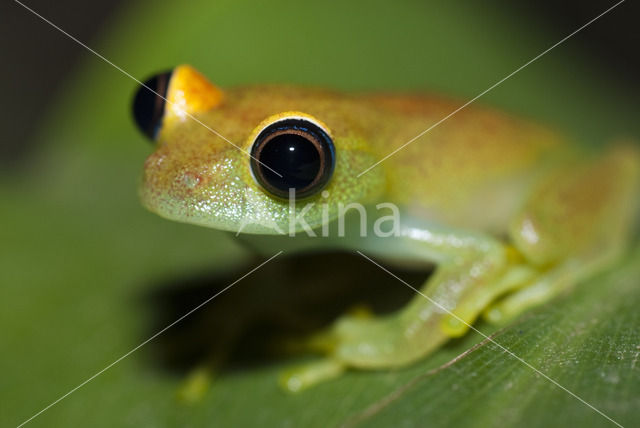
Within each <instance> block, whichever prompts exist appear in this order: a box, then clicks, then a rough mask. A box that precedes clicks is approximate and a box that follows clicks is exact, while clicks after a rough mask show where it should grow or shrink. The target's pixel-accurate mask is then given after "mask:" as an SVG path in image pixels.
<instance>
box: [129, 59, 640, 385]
mask: <svg viewBox="0 0 640 428" xmlns="http://www.w3.org/2000/svg"><path fill="white" fill-rule="evenodd" d="M459 105H460V103H457V102H456V101H455V100H454V99H452V98H447V97H443V96H438V95H433V94H426V93H425V94H422V93H419V94H413V93H400V94H398V93H394V92H372V93H350V92H341V91H337V90H331V89H326V88H313V87H300V86H292V85H255V86H241V87H236V88H228V89H224V90H223V89H222V88H220V87H218V86H216V85H214V84H213V83H211V82H210V81H209V80H208V79H207V78H206V77H205V76H204V75H203V74H201V73H200V72H199V71H197V70H196V69H195V68H193V67H191V66H189V65H180V66H177V67H175V68H174V69H172V70H170V71H167V72H163V73H159V74H157V75H155V76H153V77H151V78H150V79H148V80H147V81H145V82H144V83H143V84H142V85H141V86H140V87H139V89H138V91H137V93H136V95H135V98H134V108H133V111H134V116H135V121H136V123H137V125H138V127H139V128H140V130H141V131H142V132H143V133H144V134H145V135H146V136H147V137H148V138H149V139H150V140H151V141H152V142H153V143H154V150H153V152H152V153H151V154H150V155H149V156H148V158H147V159H146V161H145V163H144V167H143V173H142V180H141V183H142V184H141V186H140V192H139V193H140V198H141V201H142V204H143V205H144V206H145V207H146V208H147V209H149V210H150V211H152V212H154V213H156V214H158V215H160V216H162V217H164V218H167V219H169V220H173V221H178V222H183V223H189V224H193V225H198V226H203V227H207V228H214V229H218V230H222V231H227V232H230V233H232V234H235V235H236V237H237V238H238V239H244V240H247V241H249V242H252V245H253V248H255V249H256V250H257V251H259V252H262V253H264V254H265V255H270V256H273V254H274V253H276V252H282V251H284V252H288V253H291V252H294V253H295V252H313V251H326V250H328V249H329V250H340V251H350V252H357V253H359V254H361V255H362V256H364V257H366V258H367V259H369V260H371V261H374V262H376V263H378V262H380V263H389V264H390V265H394V264H408V265H417V266H433V268H434V271H433V273H432V274H431V275H430V276H429V277H428V279H427V280H426V282H425V283H424V284H416V285H415V291H416V293H415V297H413V298H412V299H411V300H410V301H409V302H408V303H407V304H406V305H405V306H404V307H402V308H400V309H398V310H397V311H395V312H392V313H389V314H383V315H375V314H372V313H370V311H362V310H360V311H348V312H347V313H346V314H344V315H343V316H341V317H339V318H338V319H336V320H335V321H334V322H333V323H332V324H331V325H330V326H329V327H327V328H326V329H325V330H323V331H320V332H318V333H317V334H313V335H311V336H310V337H308V338H305V339H304V340H303V341H302V342H303V344H304V346H305V349H307V350H310V351H311V352H314V353H316V354H318V359H317V360H313V361H311V362H309V363H305V364H303V365H301V366H296V367H292V368H291V369H290V370H286V371H285V372H283V374H282V376H281V379H280V384H281V386H282V387H283V388H284V389H285V390H287V391H290V392H298V391H302V390H305V389H307V388H309V387H311V386H313V385H315V384H318V383H320V382H324V381H328V380H330V379H334V378H337V377H339V376H340V375H342V374H343V373H345V371H347V370H389V369H396V368H401V367H406V366H409V365H411V364H414V363H416V362H417V361H420V360H422V359H424V358H425V357H427V356H428V355H429V354H431V353H433V352H434V351H436V350H437V349H438V348H440V347H441V346H443V345H444V344H445V343H446V342H447V341H449V340H451V339H454V338H458V337H461V336H463V335H465V334H467V332H468V331H469V330H470V328H473V327H472V326H473V324H474V323H476V322H477V321H478V320H479V319H484V320H486V321H488V322H490V323H495V324H502V323H506V322H508V321H509V320H513V319H514V318H516V317H517V316H519V315H520V314H522V313H524V312H526V311H527V310H529V309H531V308H533V307H536V306H539V305H541V304H544V303H547V302H549V301H551V300H553V299H554V298H557V297H558V296H562V295H567V294H569V293H570V291H571V290H572V289H574V288H575V287H576V286H577V285H579V284H581V283H583V282H584V281H585V280H586V279H588V278H591V277H593V276H594V275H596V274H597V273H598V272H601V271H602V270H604V269H607V268H608V267H610V266H612V265H613V264H614V263H615V262H616V261H617V260H619V259H620V258H621V257H622V256H623V255H624V254H625V253H626V252H627V249H628V247H629V245H630V243H631V241H632V240H633V236H634V233H635V232H636V230H637V224H638V221H637V218H638V217H637V214H638V206H639V204H638V195H639V194H640V193H639V189H640V150H639V149H638V145H637V143H636V142H635V141H634V140H633V139H632V138H620V139H618V140H613V141H612V142H611V143H610V144H606V145H602V146H600V147H595V148H587V147H586V146H585V145H583V144H579V143H577V142H575V141H573V140H572V139H571V138H568V137H566V136H564V135H562V134H561V133H559V132H556V131H553V130H551V129H549V128H547V127H545V126H542V125H540V124H538V123H535V122H534V121H531V120H526V119H521V118H519V117H515V116H514V115H510V114H508V113H505V112H502V111H499V110H497V109H492V108H489V107H487V106H479V105H477V103H476V104H474V105H470V106H468V107H466V108H464V109H459V111H457V110H456V109H457V107H458V106H459ZM453 111H456V113H455V114H454V115H451V112H453ZM442 118H447V120H446V121H443V120H442ZM433 124H437V126H432V125H433ZM430 126H431V128H430ZM425 129H429V132H424V130H425ZM416 136H419V138H418V137H416ZM327 268H328V269H330V267H327ZM399 286H404V285H401V284H399Z"/></svg>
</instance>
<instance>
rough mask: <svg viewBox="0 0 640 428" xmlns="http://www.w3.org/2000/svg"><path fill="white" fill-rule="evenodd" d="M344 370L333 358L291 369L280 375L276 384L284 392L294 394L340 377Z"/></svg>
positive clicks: (339, 362) (344, 367) (342, 365)
mask: <svg viewBox="0 0 640 428" xmlns="http://www.w3.org/2000/svg"><path fill="white" fill-rule="evenodd" d="M345 369H346V366H345V364H344V363H343V362H341V361H339V360H337V359H334V358H323V359H321V360H318V361H315V362H312V363H308V364H304V365H301V366H297V367H292V368H291V369H289V370H285V371H284V372H282V374H281V375H280V378H279V380H278V383H279V384H280V387H281V388H282V389H283V390H285V391H286V392H290V393H296V392H300V391H303V390H305V389H307V388H309V387H311V386H314V385H317V384H318V383H321V382H324V381H327V380H330V379H334V378H336V377H338V376H340V375H341V374H342V373H343V372H344V371H345Z"/></svg>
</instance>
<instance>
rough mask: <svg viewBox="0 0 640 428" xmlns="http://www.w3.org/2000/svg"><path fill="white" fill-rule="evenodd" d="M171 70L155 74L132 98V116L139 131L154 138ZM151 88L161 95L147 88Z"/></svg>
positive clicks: (159, 122)
mask: <svg viewBox="0 0 640 428" xmlns="http://www.w3.org/2000/svg"><path fill="white" fill-rule="evenodd" d="M171 74H172V72H171V71H168V72H166V73H161V74H156V75H155V76H153V77H152V78H150V79H149V80H147V81H146V82H144V86H140V88H139V89H138V92H136V96H135V98H134V99H133V117H134V118H135V120H136V124H137V125H138V128H140V131H142V133H143V134H145V135H146V136H147V137H149V138H151V139H152V140H154V139H155V138H156V135H157V134H158V131H159V130H160V127H161V126H162V116H163V115H164V105H165V100H164V98H166V97H167V88H169V81H170V80H171ZM145 86H147V87H148V88H150V89H152V90H153V91H155V92H156V93H158V94H159V95H161V97H159V96H158V95H156V94H155V93H153V92H152V91H150V90H149V89H147V88H146V87H145Z"/></svg>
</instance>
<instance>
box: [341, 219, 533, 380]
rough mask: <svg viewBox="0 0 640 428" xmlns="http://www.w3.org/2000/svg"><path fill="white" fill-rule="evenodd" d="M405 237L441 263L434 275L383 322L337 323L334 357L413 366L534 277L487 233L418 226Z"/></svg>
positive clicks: (356, 363) (354, 363)
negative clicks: (404, 305)
mask: <svg viewBox="0 0 640 428" xmlns="http://www.w3.org/2000/svg"><path fill="white" fill-rule="evenodd" d="M401 234H402V237H401V238H400V239H404V240H406V241H407V245H410V246H413V247H414V250H415V251H421V252H422V253H423V254H424V256H425V259H431V260H436V261H437V262H438V265H437V268H436V271H435V272H434V274H433V275H432V276H431V277H430V278H429V279H428V280H427V282H426V283H425V284H424V285H423V286H422V287H420V289H417V288H418V287H416V291H417V293H416V295H415V297H414V298H413V299H412V301H411V302H410V303H409V304H408V305H407V306H406V307H405V308H404V309H402V310H401V311H399V312H397V313H395V314H392V315H389V316H386V317H383V318H372V319H359V318H353V317H346V318H342V319H340V320H339V321H338V322H337V323H336V324H335V326H334V330H333V332H334V334H335V336H336V338H337V346H336V349H335V351H334V354H333V357H334V358H336V359H338V360H340V361H343V362H344V363H345V364H346V365H348V366H351V367H358V368H382V367H393V366H401V365H405V364H408V363H411V362H413V361H415V360H417V359H418V358H420V357H423V356H424V355H426V354H428V353H429V352H431V351H432V350H433V349H435V348H437V347H439V346H440V345H441V344H442V343H443V342H445V341H446V340H448V339H449V338H450V337H456V336H460V335H462V334H464V332H466V331H467V329H468V325H469V324H471V323H472V322H473V321H474V320H475V319H476V318H477V317H478V315H479V314H480V313H481V312H482V310H483V309H484V308H485V307H486V306H487V305H488V304H489V303H490V302H491V301H493V300H494V299H495V298H496V297H497V296H499V295H501V294H503V293H505V292H506V291H508V290H510V289H512V288H514V287H517V286H519V285H521V284H522V283H523V282H524V281H526V280H527V279H529V278H530V277H531V275H532V271H531V269H529V268H527V267H524V266H520V265H518V264H517V258H516V257H513V255H512V254H513V253H512V252H511V251H510V250H509V249H508V248H507V247H506V246H505V245H504V244H502V243H501V242H499V241H498V240H496V239H494V238H492V237H490V236H488V235H483V234H477V233H471V232H465V231H457V230H455V231H454V230H447V229H434V228H428V229H427V228H415V227H412V228H407V229H404V230H403V231H402V233H401ZM363 255H365V256H367V255H366V254H364V253H363ZM398 285H399V286H402V284H398ZM409 285H411V284H409Z"/></svg>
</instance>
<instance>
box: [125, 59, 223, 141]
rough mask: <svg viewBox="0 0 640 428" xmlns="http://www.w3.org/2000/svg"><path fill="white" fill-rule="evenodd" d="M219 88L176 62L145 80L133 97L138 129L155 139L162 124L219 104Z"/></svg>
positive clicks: (162, 126) (175, 123)
mask: <svg viewBox="0 0 640 428" xmlns="http://www.w3.org/2000/svg"><path fill="white" fill-rule="evenodd" d="M222 99H223V94H222V91H221V90H220V89H219V88H218V87H217V86H215V85H213V84H212V83H211V82H209V81H208V80H207V79H206V78H205V77H204V76H203V75H202V74H200V73H199V72H198V71H197V70H195V69H194V68H193V67H191V66H189V65H179V66H177V67H176V68H174V69H173V70H171V71H168V72H165V73H160V74H157V75H155V76H153V77H152V78H151V79H149V80H147V81H146V82H144V83H143V84H142V85H141V86H140V88H139V89H138V92H137V93H136V96H135V98H134V100H133V117H134V118H135V120H136V123H137V124H138V127H139V128H140V130H141V131H142V132H143V133H144V134H145V135H147V136H148V137H149V138H151V139H152V140H156V139H157V138H158V135H159V133H160V130H161V129H163V128H167V127H171V126H175V125H177V124H179V123H181V122H183V121H185V120H187V119H189V118H190V117H191V119H193V117H192V116H193V115H195V114H198V113H201V112H205V111H208V110H211V109H213V108H215V107H217V106H219V105H220V103H221V102H222Z"/></svg>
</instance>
